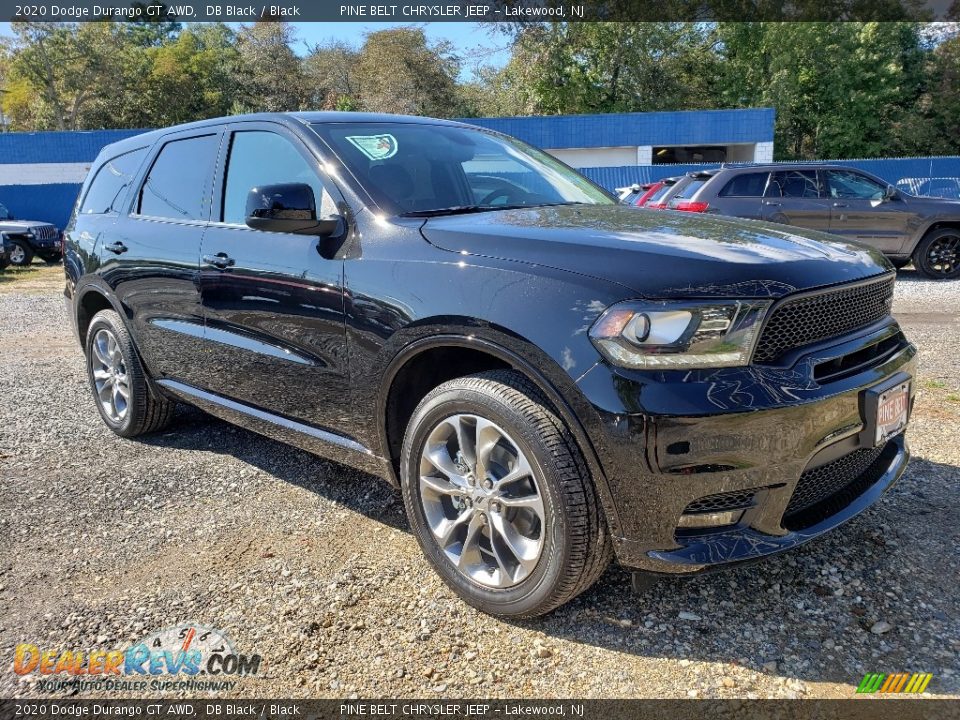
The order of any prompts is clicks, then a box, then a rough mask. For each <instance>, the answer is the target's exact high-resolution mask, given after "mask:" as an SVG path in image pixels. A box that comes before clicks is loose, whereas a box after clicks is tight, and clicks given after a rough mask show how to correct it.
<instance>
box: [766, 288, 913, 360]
mask: <svg viewBox="0 0 960 720" xmlns="http://www.w3.org/2000/svg"><path fill="white" fill-rule="evenodd" d="M893 282H894V278H893V277H883V278H880V279H878V280H875V281H873V282H869V283H863V284H858V285H854V286H852V287H849V286H848V287H840V288H835V289H832V290H824V291H823V292H819V293H816V294H814V295H802V296H800V297H797V298H794V299H791V298H787V299H786V300H784V301H783V302H781V303H779V304H778V305H775V306H774V308H773V312H772V313H771V315H770V317H769V319H768V320H767V322H766V325H764V327H763V331H762V332H761V333H760V339H759V341H757V348H756V350H755V351H754V353H753V361H754V362H755V363H758V364H760V365H770V364H773V363H775V362H776V361H777V360H779V359H780V358H781V357H782V356H783V355H784V354H785V353H787V352H788V351H790V350H792V349H794V348H798V347H803V346H804V345H810V344H811V343H815V342H818V341H819V340H826V339H827V338H832V337H838V336H840V335H845V334H846V333H849V332H852V331H854V330H857V329H858V328H862V327H866V326H867V325H870V324H872V323H875V322H877V321H878V320H882V319H883V318H885V317H887V316H888V315H889V314H890V307H891V304H892V302H893Z"/></svg>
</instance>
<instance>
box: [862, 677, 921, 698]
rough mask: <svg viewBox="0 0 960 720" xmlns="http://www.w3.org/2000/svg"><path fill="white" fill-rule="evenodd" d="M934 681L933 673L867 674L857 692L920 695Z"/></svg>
mask: <svg viewBox="0 0 960 720" xmlns="http://www.w3.org/2000/svg"><path fill="white" fill-rule="evenodd" d="M932 679H933V674H932V673H893V674H892V675H886V674H884V673H867V674H866V675H864V676H863V680H861V681H860V684H859V685H858V686H857V690H856V692H858V693H876V692H879V693H886V694H894V693H912V694H919V693H922V692H924V691H925V690H926V689H927V685H929V684H930V681H931V680H932Z"/></svg>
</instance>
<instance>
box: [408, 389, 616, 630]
mask: <svg viewBox="0 0 960 720" xmlns="http://www.w3.org/2000/svg"><path fill="white" fill-rule="evenodd" d="M401 462H402V465H401V480H402V485H403V498H404V504H405V506H406V509H407V515H408V517H409V519H410V525H411V527H412V529H413V533H414V535H415V536H416V537H417V540H418V542H419V543H420V546H421V548H422V549H423V551H424V554H425V555H426V557H427V559H428V560H429V562H430V563H431V564H432V565H433V567H434V568H435V569H436V570H437V572H438V573H439V574H440V576H441V578H442V579H443V580H444V582H446V584H447V585H449V586H450V587H451V588H452V589H453V591H454V592H456V593H457V594H458V595H459V596H460V597H462V598H463V599H464V600H465V601H466V602H468V603H469V604H471V605H473V606H474V607H476V608H478V609H480V610H482V611H484V612H487V613H490V614H492V615H500V616H504V617H515V618H517V617H534V616H537V615H542V614H544V613H547V612H549V611H551V610H553V609H554V608H556V607H558V606H559V605H562V604H563V603H565V602H567V601H568V600H570V599H572V598H574V597H575V596H577V595H578V594H580V593H581V592H583V591H584V590H586V589H587V588H588V587H590V585H592V584H593V583H594V582H595V581H596V579H597V578H598V577H599V576H600V574H601V573H602V572H603V570H604V569H605V568H606V566H607V565H608V564H609V562H610V555H611V545H610V538H609V535H608V532H607V528H606V524H605V521H604V518H603V512H602V510H601V508H600V504H599V501H598V498H597V493H596V490H595V488H594V485H593V482H592V479H591V477H590V474H589V471H588V469H587V467H586V463H585V462H584V460H583V457H582V455H581V454H580V451H579V449H578V448H577V445H576V443H575V441H574V439H573V437H572V436H571V434H570V432H569V430H568V429H567V428H566V427H565V426H564V424H563V422H562V421H561V420H560V419H559V418H558V417H557V416H556V415H555V414H554V413H553V412H552V411H551V410H550V409H549V408H548V407H547V406H546V404H545V403H544V401H543V400H542V399H541V397H540V395H539V393H538V392H537V389H536V388H535V387H534V386H533V385H532V384H531V383H529V382H528V381H527V380H526V379H525V378H524V377H523V376H522V375H520V374H519V373H516V372H512V371H496V372H488V373H481V374H478V375H472V376H469V377H464V378H459V379H456V380H451V381H450V382H446V383H444V384H442V385H440V386H439V387H437V388H436V389H434V390H433V391H431V392H430V393H429V394H428V395H427V396H426V397H425V398H424V399H423V400H422V401H421V403H420V405H419V406H418V407H417V409H416V410H415V411H414V414H413V418H412V419H411V421H410V424H409V425H408V427H407V432H406V436H405V437H404V442H403V455H402V460H401Z"/></svg>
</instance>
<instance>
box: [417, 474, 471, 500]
mask: <svg viewBox="0 0 960 720" xmlns="http://www.w3.org/2000/svg"><path fill="white" fill-rule="evenodd" d="M456 477H459V476H456ZM420 486H421V487H423V488H429V489H431V490H433V491H434V492H435V493H437V494H438V495H465V494H466V492H467V490H466V488H464V487H463V486H462V485H458V484H457V483H454V482H451V481H450V480H447V479H445V478H438V477H434V476H432V475H421V476H420Z"/></svg>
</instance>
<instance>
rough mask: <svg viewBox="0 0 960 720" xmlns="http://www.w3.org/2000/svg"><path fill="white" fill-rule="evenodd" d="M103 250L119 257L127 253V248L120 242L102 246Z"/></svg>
mask: <svg viewBox="0 0 960 720" xmlns="http://www.w3.org/2000/svg"><path fill="white" fill-rule="evenodd" d="M103 249H104V250H109V251H110V252H112V253H113V254H115V255H120V254H122V253H125V252H126V251H127V246H126V245H124V244H123V243H122V242H115V243H113V244H112V245H104V246H103Z"/></svg>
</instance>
